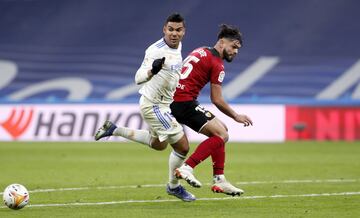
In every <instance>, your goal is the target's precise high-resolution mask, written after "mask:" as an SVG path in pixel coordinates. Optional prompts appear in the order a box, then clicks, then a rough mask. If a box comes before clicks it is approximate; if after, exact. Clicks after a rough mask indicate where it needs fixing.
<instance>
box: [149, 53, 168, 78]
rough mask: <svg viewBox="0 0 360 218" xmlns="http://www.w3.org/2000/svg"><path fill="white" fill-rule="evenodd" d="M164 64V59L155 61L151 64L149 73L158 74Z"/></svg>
mask: <svg viewBox="0 0 360 218" xmlns="http://www.w3.org/2000/svg"><path fill="white" fill-rule="evenodd" d="M164 63H165V57H163V58H159V59H155V60H154V62H153V63H152V69H151V73H152V74H154V75H155V74H157V73H159V71H160V70H161V68H162V66H163V64H164Z"/></svg>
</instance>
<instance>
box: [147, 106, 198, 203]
mask: <svg viewBox="0 0 360 218" xmlns="http://www.w3.org/2000/svg"><path fill="white" fill-rule="evenodd" d="M153 108H154V110H155V114H156V118H157V119H158V120H159V121H160V122H157V123H158V125H153V126H152V127H153V130H154V131H155V132H156V134H157V135H158V136H159V137H158V138H159V140H160V141H167V142H168V143H169V144H171V146H172V147H173V150H172V152H171V153H170V155H169V183H168V185H167V187H166V191H167V193H168V194H169V195H174V196H175V197H177V198H180V199H181V200H183V201H194V200H195V199H196V198H195V196H194V195H193V194H191V193H190V192H188V191H186V189H185V188H184V187H183V186H181V184H180V182H179V180H178V178H176V177H175V175H174V169H175V168H178V167H179V166H181V165H182V163H183V162H184V159H185V158H186V155H187V153H188V152H189V142H188V140H187V138H186V136H185V134H184V131H183V128H182V126H181V125H180V124H179V123H178V122H177V121H176V119H175V118H174V117H173V116H172V115H171V113H170V108H169V107H168V105H161V104H159V105H156V106H155V107H153Z"/></svg>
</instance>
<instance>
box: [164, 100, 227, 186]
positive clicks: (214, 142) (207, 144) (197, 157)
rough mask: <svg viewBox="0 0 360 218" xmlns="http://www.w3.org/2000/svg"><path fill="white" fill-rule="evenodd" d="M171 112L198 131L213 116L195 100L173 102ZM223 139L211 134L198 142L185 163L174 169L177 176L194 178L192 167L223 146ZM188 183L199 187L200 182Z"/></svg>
mask: <svg viewBox="0 0 360 218" xmlns="http://www.w3.org/2000/svg"><path fill="white" fill-rule="evenodd" d="M171 109H172V113H173V115H174V116H175V117H176V119H177V120H178V121H179V122H181V123H183V124H185V125H187V126H189V127H190V128H192V129H193V130H194V131H196V132H199V131H200V130H201V129H202V128H203V126H204V125H205V124H206V123H208V120H209V119H210V120H211V119H213V118H214V117H215V116H214V115H213V114H212V113H211V112H209V111H206V110H205V109H204V108H203V107H201V106H200V105H198V103H197V102H196V101H193V102H175V103H173V104H172V105H171ZM223 144H224V142H223V139H222V138H221V137H219V136H212V137H209V138H208V139H206V140H205V141H203V142H202V143H200V145H198V146H197V148H196V150H195V151H194V153H193V154H191V156H190V157H189V158H188V159H187V160H186V161H185V163H184V164H183V165H182V166H181V167H179V168H178V169H176V170H175V173H176V175H177V177H179V178H187V177H188V178H192V177H193V178H195V177H194V176H193V169H194V168H195V167H196V166H197V165H198V164H199V163H201V162H202V161H204V160H205V159H206V158H208V157H209V156H210V155H211V153H212V151H213V150H215V149H216V148H217V147H219V146H223ZM188 183H189V184H190V185H192V186H194V187H200V186H201V184H200V183H196V182H193V183H190V182H189V181H188Z"/></svg>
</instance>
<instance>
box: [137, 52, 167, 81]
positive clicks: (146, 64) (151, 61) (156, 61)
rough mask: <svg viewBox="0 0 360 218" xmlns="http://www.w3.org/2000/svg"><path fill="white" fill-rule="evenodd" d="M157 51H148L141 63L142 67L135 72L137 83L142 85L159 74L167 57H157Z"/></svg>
mask: <svg viewBox="0 0 360 218" xmlns="http://www.w3.org/2000/svg"><path fill="white" fill-rule="evenodd" d="M156 56H157V55H156V53H155V52H151V51H146V53H145V58H144V60H143V62H142V64H141V67H140V68H139V69H138V70H137V72H136V74H135V83H136V84H137V85H140V84H142V83H145V82H147V81H149V80H150V79H151V78H152V77H153V76H154V75H155V74H157V73H158V72H159V71H160V70H161V68H162V66H163V64H164V62H165V57H162V58H156Z"/></svg>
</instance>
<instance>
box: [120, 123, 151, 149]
mask: <svg viewBox="0 0 360 218" xmlns="http://www.w3.org/2000/svg"><path fill="white" fill-rule="evenodd" d="M113 135H115V136H122V137H124V138H127V139H129V140H132V141H135V142H139V143H141V144H144V145H148V146H150V147H151V145H150V140H151V135H150V133H149V131H146V130H139V129H129V128H125V127H118V128H116V129H115V130H114V132H113Z"/></svg>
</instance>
